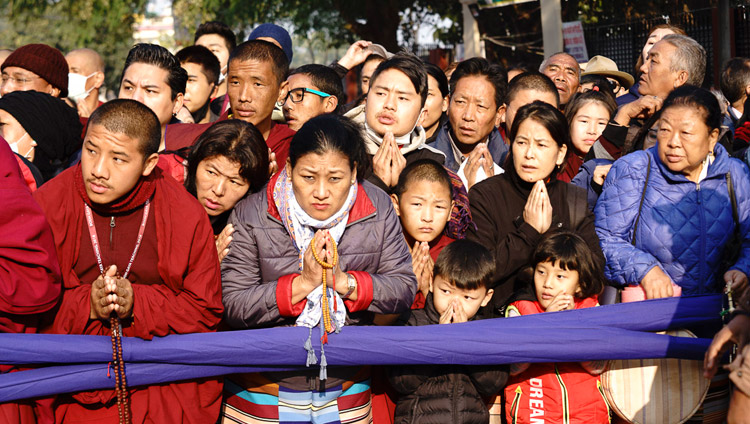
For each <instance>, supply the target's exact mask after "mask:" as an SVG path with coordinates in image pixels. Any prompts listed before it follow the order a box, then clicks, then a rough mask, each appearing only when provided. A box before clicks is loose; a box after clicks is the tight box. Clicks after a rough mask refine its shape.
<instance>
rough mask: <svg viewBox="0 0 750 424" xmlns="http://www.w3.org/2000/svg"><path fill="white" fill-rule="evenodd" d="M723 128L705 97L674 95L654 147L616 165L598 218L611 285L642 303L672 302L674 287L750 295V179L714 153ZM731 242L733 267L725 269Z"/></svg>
mask: <svg viewBox="0 0 750 424" xmlns="http://www.w3.org/2000/svg"><path fill="white" fill-rule="evenodd" d="M720 124H721V111H720V109H719V104H718V102H717V101H716V98H715V97H714V96H713V95H712V94H711V93H710V92H708V91H707V90H704V89H701V88H697V87H691V86H684V87H680V88H678V89H676V90H674V91H673V92H672V93H671V94H670V95H669V97H668V98H667V99H666V101H665V102H664V107H663V108H662V111H661V116H660V118H659V121H658V126H657V128H658V132H657V139H658V143H657V145H656V146H654V147H652V148H650V149H648V150H646V151H639V152H635V153H632V154H630V155H627V156H625V157H623V158H621V159H620V160H618V161H617V162H615V164H614V165H613V167H612V169H611V170H610V172H609V175H607V179H606V181H605V183H604V190H603V192H602V196H601V197H600V198H599V201H598V203H597V206H596V209H595V212H596V217H597V218H596V231H597V234H598V235H599V238H600V239H601V245H602V250H603V251H604V255H605V257H606V258H607V266H606V268H605V273H606V276H607V278H609V279H610V280H612V281H614V282H617V283H619V284H621V285H638V284H640V285H641V287H642V288H643V289H644V291H645V294H646V298H648V299H653V298H659V297H667V296H671V295H672V294H673V292H674V289H673V284H674V285H677V286H680V287H681V289H682V294H683V295H691V294H702V293H717V292H719V291H721V289H722V287H723V286H724V285H725V284H726V283H727V282H731V283H732V284H733V287H734V289H736V290H741V289H743V288H744V287H745V286H746V285H747V275H748V272H750V238H749V236H750V234H749V233H748V232H749V231H750V173H748V170H747V168H746V167H745V166H744V165H743V164H742V162H740V161H739V160H737V159H733V158H730V157H729V155H728V154H727V152H726V150H725V149H724V148H723V147H722V146H721V145H720V144H718V143H717V141H718V137H719V132H720V130H719V127H720ZM728 182H731V184H732V185H731V186H729V185H728ZM731 191H733V192H734V198H735V202H734V203H735V206H733V205H732V203H733V202H732V196H731V194H730V192H731ZM735 211H736V215H737V217H736V218H735V217H733V215H734V212H735ZM735 232H738V234H739V237H740V240H741V245H737V246H735V247H734V248H733V249H732V250H735V251H738V252H739V258H738V259H737V260H736V262H735V263H733V264H729V266H728V269H726V267H723V266H722V260H723V259H726V258H728V257H730V256H731V254H732V252H729V251H727V247H728V246H729V243H730V240H731V239H732V235H733V233H735Z"/></svg>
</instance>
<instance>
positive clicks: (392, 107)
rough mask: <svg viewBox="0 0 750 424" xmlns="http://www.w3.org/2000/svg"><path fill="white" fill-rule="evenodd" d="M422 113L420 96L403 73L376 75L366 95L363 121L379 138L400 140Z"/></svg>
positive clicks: (392, 72) (412, 127)
mask: <svg viewBox="0 0 750 424" xmlns="http://www.w3.org/2000/svg"><path fill="white" fill-rule="evenodd" d="M421 111H422V96H420V95H419V94H417V89H416V88H415V87H414V84H413V83H412V82H411V80H410V79H409V77H407V76H406V74H405V73H403V72H401V71H399V70H398V69H388V70H386V71H383V72H381V73H379V74H378V78H377V79H376V80H375V81H372V84H371V86H370V91H369V92H368V93H367V103H366V104H365V119H366V120H367V125H369V126H370V128H372V129H373V130H374V131H375V132H376V133H377V134H378V135H380V136H383V135H385V133H386V132H389V131H390V132H392V133H393V135H394V136H396V137H401V136H403V135H405V134H408V133H410V132H412V131H413V130H414V127H415V126H416V125H417V120H419V114H420V112H421Z"/></svg>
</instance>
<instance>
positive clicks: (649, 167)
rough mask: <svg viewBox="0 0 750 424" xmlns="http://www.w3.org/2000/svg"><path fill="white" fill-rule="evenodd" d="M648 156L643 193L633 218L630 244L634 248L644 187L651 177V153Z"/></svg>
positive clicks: (644, 194) (644, 191)
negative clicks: (635, 215)
mask: <svg viewBox="0 0 750 424" xmlns="http://www.w3.org/2000/svg"><path fill="white" fill-rule="evenodd" d="M647 154H648V166H647V167H646V182H645V183H643V193H641V203H639V204H638V216H637V217H636V218H635V225H633V240H632V241H631V243H632V244H633V246H635V235H636V233H637V232H638V222H639V221H640V220H641V208H642V207H643V199H645V198H646V187H648V178H649V176H651V153H647Z"/></svg>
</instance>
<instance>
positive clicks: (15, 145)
mask: <svg viewBox="0 0 750 424" xmlns="http://www.w3.org/2000/svg"><path fill="white" fill-rule="evenodd" d="M28 135H29V133H24V134H23V135H22V136H21V137H20V138H19V139H18V140H16V141H15V142H13V143H8V145H9V146H10V150H12V151H13V153H16V154H19V155H21V156H23V157H25V158H26V159H29V160H31V157H30V156H31V152H33V151H34V143H33V142H32V143H31V146H30V147H29V151H28V152H26V153H24V154H21V152H19V151H18V143H20V142H21V140H23V138H24V137H26V136H28Z"/></svg>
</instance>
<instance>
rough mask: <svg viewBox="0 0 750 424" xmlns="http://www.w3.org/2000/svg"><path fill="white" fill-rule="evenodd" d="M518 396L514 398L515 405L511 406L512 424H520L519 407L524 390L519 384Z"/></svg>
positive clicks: (517, 388)
mask: <svg viewBox="0 0 750 424" xmlns="http://www.w3.org/2000/svg"><path fill="white" fill-rule="evenodd" d="M515 392H516V395H515V396H513V403H511V404H510V414H511V417H513V422H512V424H516V423H517V422H518V407H519V406H520V405H521V396H522V395H523V390H521V385H520V384H519V385H518V386H516V390H515Z"/></svg>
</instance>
